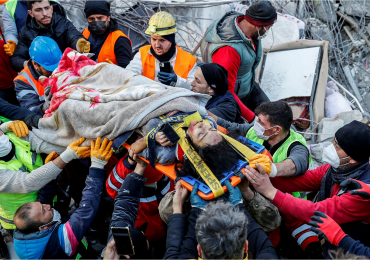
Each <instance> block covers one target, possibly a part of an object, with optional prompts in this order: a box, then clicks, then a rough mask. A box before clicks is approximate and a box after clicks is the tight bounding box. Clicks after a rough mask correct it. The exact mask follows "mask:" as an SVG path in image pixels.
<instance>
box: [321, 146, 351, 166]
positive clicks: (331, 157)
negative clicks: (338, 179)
mask: <svg viewBox="0 0 370 260" xmlns="http://www.w3.org/2000/svg"><path fill="white" fill-rule="evenodd" d="M349 157H350V156H347V157H344V158H339V156H338V153H337V151H336V150H335V147H334V144H331V145H329V146H328V147H326V148H325V149H324V151H323V155H322V160H323V161H324V162H326V163H328V164H330V165H331V166H332V167H333V168H334V169H338V168H339V166H345V165H347V164H349V162H348V163H344V164H340V160H341V159H342V160H343V159H347V158H349Z"/></svg>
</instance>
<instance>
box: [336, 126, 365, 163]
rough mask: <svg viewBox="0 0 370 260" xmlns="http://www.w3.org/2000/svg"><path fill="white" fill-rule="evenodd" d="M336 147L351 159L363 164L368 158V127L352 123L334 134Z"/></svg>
mask: <svg viewBox="0 0 370 260" xmlns="http://www.w3.org/2000/svg"><path fill="white" fill-rule="evenodd" d="M335 138H336V139H337V143H338V145H339V146H340V147H341V148H342V149H343V151H345V152H346V154H347V155H348V156H350V157H351V158H352V159H354V160H356V161H358V162H363V161H366V160H369V157H370V126H369V125H366V124H364V123H361V122H359V121H352V122H351V123H349V124H348V125H345V126H343V127H342V128H340V129H339V130H338V131H337V132H336V133H335Z"/></svg>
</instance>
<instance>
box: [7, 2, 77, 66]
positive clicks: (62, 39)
mask: <svg viewBox="0 0 370 260" xmlns="http://www.w3.org/2000/svg"><path fill="white" fill-rule="evenodd" d="M37 36H47V37H50V38H52V39H53V40H55V41H56V42H57V44H58V46H59V48H60V50H61V51H62V52H64V51H65V50H66V49H67V48H68V47H70V48H72V49H76V45H77V41H78V40H79V39H80V38H83V36H82V34H81V33H80V32H79V31H77V29H76V28H75V27H74V26H73V24H72V22H70V21H69V20H68V19H67V15H66V12H65V10H64V8H63V7H62V6H61V5H60V4H58V3H53V17H52V19H51V24H50V25H49V27H48V28H45V29H44V28H41V27H40V26H39V25H38V23H37V22H36V20H35V19H34V18H32V17H31V16H30V15H29V16H28V17H27V20H26V25H25V26H24V27H23V28H22V29H21V31H20V32H19V37H18V39H19V42H18V45H17V48H16V49H15V52H14V54H13V56H11V57H10V65H11V66H12V68H13V69H14V70H15V71H18V72H20V71H21V70H23V63H24V61H26V60H29V59H30V55H29V52H28V49H29V47H30V46H31V43H32V41H33V40H34V39H35V38H36V37H37Z"/></svg>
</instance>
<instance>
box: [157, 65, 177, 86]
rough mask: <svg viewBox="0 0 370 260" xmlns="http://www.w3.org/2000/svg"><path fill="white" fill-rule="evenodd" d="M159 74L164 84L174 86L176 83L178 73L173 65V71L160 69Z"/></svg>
mask: <svg viewBox="0 0 370 260" xmlns="http://www.w3.org/2000/svg"><path fill="white" fill-rule="evenodd" d="M157 76H158V80H159V81H160V82H161V83H162V84H165V85H167V86H172V87H174V86H175V85H176V82H177V75H176V73H175V72H174V71H173V68H172V66H171V73H168V72H163V71H160V72H158V75H157Z"/></svg>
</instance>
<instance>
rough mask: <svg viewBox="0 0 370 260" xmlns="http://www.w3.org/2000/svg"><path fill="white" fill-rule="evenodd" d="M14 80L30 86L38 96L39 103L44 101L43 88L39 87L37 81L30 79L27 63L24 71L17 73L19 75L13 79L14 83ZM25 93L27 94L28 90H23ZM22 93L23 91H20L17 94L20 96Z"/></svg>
mask: <svg viewBox="0 0 370 260" xmlns="http://www.w3.org/2000/svg"><path fill="white" fill-rule="evenodd" d="M16 80H20V81H23V82H24V83H26V84H28V85H30V86H32V88H33V89H34V91H35V92H36V93H37V94H38V95H39V99H40V101H44V100H45V90H44V87H43V86H42V85H41V83H40V82H39V81H38V80H36V79H34V78H33V77H32V74H31V71H30V69H29V67H28V63H27V64H26V67H25V68H24V70H22V71H21V73H19V75H18V76H17V77H16V78H15V79H14V81H16ZM25 91H26V92H27V91H28V90H25ZM22 92H23V91H20V92H19V93H18V96H22ZM27 93H28V92H27Z"/></svg>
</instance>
